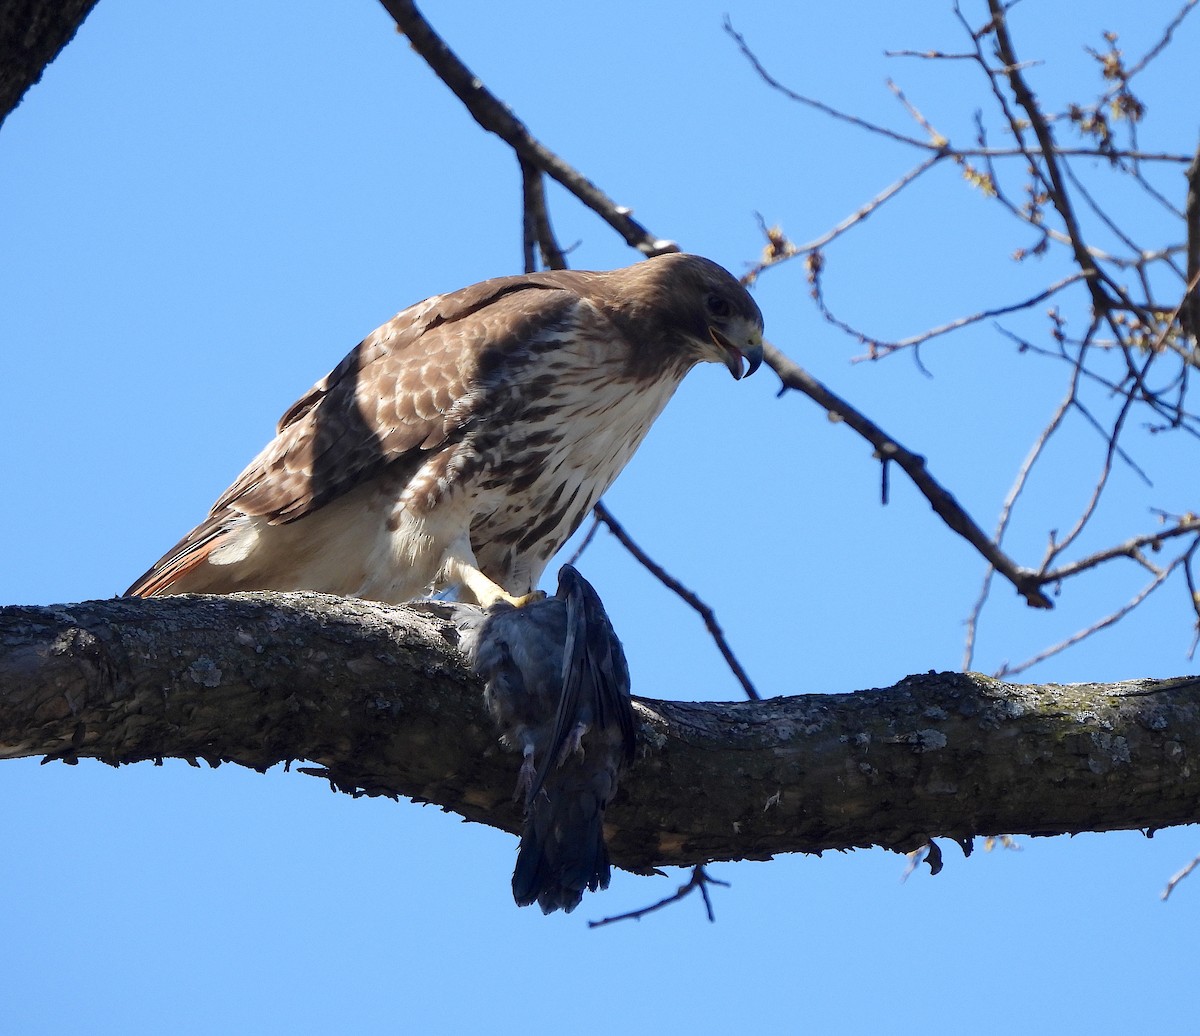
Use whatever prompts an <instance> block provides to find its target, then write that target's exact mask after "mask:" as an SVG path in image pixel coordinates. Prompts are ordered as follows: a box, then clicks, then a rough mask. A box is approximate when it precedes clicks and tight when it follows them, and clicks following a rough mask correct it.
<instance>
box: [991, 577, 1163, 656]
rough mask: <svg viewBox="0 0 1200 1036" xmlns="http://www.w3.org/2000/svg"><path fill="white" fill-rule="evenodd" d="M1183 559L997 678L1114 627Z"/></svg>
mask: <svg viewBox="0 0 1200 1036" xmlns="http://www.w3.org/2000/svg"><path fill="white" fill-rule="evenodd" d="M1183 557H1184V556H1183V555H1182V554H1181V555H1180V556H1179V557H1177V558H1176V559H1175V560H1174V561H1172V562H1171V564H1169V565H1168V566H1167V567H1166V568H1164V569H1161V570H1160V571H1159V572H1158V574H1157V575H1155V577H1154V579H1152V580H1151V581H1150V582H1149V583H1148V584H1147V585H1146V586H1144V587H1142V589H1141V590H1139V591H1138V592H1137V593H1136V594H1134V596H1133V597H1131V598H1130V599H1129V600H1128V601H1126V602H1125V603H1124V604H1123V605H1121V607H1120V608H1118V609H1117V610H1116V611H1114V612H1111V613H1110V614H1108V615H1106V616H1105V617H1104V618H1103V619H1100V620H1099V621H1097V622H1093V623H1092V624H1091V625H1090V626H1088V627H1087V628H1086V629H1081V630H1079V631H1078V632H1076V633H1072V634H1071V636H1069V637H1067V638H1066V639H1065V640H1060V641H1059V642H1058V643H1057V644H1053V645H1051V646H1050V647H1048V648H1046V649H1045V650H1043V651H1039V652H1038V653H1037V654H1036V655H1032V656H1030V657H1029V658H1027V659H1025V661H1024V662H1019V663H1018V664H1017V665H1011V666H1010V665H1009V664H1008V663H1007V662H1006V663H1005V664H1004V665H1002V666H1001V667H1000V668H999V669H998V670H997V671H996V676H997V677H999V678H1001V679H1003V678H1004V677H1008V676H1014V675H1015V674H1017V673H1023V672H1024V671H1025V670H1026V669H1029V668H1031V667H1032V666H1035V665H1037V664H1038V663H1039V662H1044V661H1046V659H1048V658H1053V657H1054V656H1055V655H1057V654H1060V653H1061V652H1063V651H1066V650H1067V648H1069V647H1072V646H1074V645H1075V644H1078V643H1079V642H1080V641H1081V640H1086V639H1087V638H1088V637H1090V636H1092V635H1093V634H1095V633H1099V632H1100V631H1101V630H1104V629H1108V627H1109V626H1112V625H1113V624H1114V623H1117V622H1119V621H1120V620H1121V619H1123V618H1125V616H1126V615H1128V614H1129V613H1130V612H1131V611H1133V610H1134V608H1136V607H1137V606H1138V605H1139V604H1141V603H1142V602H1143V601H1144V600H1145V599H1146V598H1147V597H1149V596H1150V595H1151V594H1152V593H1153V592H1154V591H1155V590H1157V589H1158V588H1159V587H1160V586H1162V585H1163V583H1165V582H1166V581H1167V578H1168V577H1169V576H1170V575H1171V573H1172V572H1173V571H1174V570H1175V569H1176V568H1177V567H1178V566H1179V565H1181V564H1182V562H1183Z"/></svg>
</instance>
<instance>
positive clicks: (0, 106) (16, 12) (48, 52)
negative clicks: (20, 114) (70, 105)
mask: <svg viewBox="0 0 1200 1036" xmlns="http://www.w3.org/2000/svg"><path fill="white" fill-rule="evenodd" d="M96 2H97V0H7V2H6V3H3V4H0V125H3V123H4V120H5V119H6V118H7V117H8V114H9V113H10V112H11V111H12V110H13V109H14V108H15V107H16V106H17V104H18V103H19V102H20V100H21V98H22V97H23V96H24V95H25V91H26V90H28V89H29V88H30V87H31V86H32V85H33V84H34V83H36V82H37V81H38V80H39V79H41V78H42V72H43V71H44V70H45V68H46V66H47V65H48V64H50V62H51V61H53V60H54V59H55V58H56V57H58V55H59V52H60V51H61V50H62V49H63V47H65V46H66V45H67V44H68V43H70V42H71V40H72V38H73V37H74V36H75V33H76V31H77V30H78V29H79V26H80V25H82V24H83V20H84V18H86V17H87V16H88V13H89V12H90V11H91V9H92V8H93V7H95V6H96Z"/></svg>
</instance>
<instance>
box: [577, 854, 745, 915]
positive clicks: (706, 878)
mask: <svg viewBox="0 0 1200 1036" xmlns="http://www.w3.org/2000/svg"><path fill="white" fill-rule="evenodd" d="M709 885H720V886H721V887H722V888H729V882H727V881H721V880H720V879H719V878H714V877H712V876H711V875H710V874H709V873H708V871H706V870H705V869H704V865H703V864H697V865H696V866H695V867H693V868H692V876H691V878H689V879H688V880H687V881H686V882H685V883H684V884H682V885H680V886H679V888H678V889H676V890H675V892H674V894H673V895H670V896H667V897H666V898H665V899H660V900H659V901H658V902H657V903H652V904H650V906H647V907H641V908H640V909H638V910H630V911H629V912H628V913H625V914H617V915H616V916H615V917H606V918H604V920H602V921H589V922H588V927H589V928H600V927H602V926H603V925H606V924H616V922H618V921H640V920H641V919H642V918H643V917H645V916H646V915H647V914H652V913H654V911H656V910H661V909H662V908H663V907H665V906H669V905H670V904H671V903H678V902H679V901H680V900H681V899H685V898H686V897H687V896H690V895H691V894H692V893H693V892H696V891H697V890H698V891H699V892H700V896H701V898H703V900H704V910H705V912H706V913H707V915H708V920H709V923H710V924H711V923H713V922H714V921H716V919H717V916H716V914H714V913H713V905H712V899H711V898H710V897H709V894H708V886H709Z"/></svg>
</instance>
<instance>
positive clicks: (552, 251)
mask: <svg viewBox="0 0 1200 1036" xmlns="http://www.w3.org/2000/svg"><path fill="white" fill-rule="evenodd" d="M520 163H521V198H522V214H523V215H522V220H521V225H522V228H523V230H524V242H525V272H526V273H532V272H533V271H534V269H536V266H535V265H534V255H533V249H534V247H536V248H537V250H538V252H539V253H540V254H541V259H542V264H543V265H544V266H545V267H546V268H547V269H550V270H565V269H566V268H567V259H566V255H565V254H564V253H563V250H562V248H561V246H560V245H559V243H558V239H557V238H556V237H555V236H554V228H553V227H552V226H551V225H550V210H549V209H548V208H547V206H546V190H545V183H544V181H543V180H542V174H541V172H540V171H539V170H537V169H536V168H534V167H533V166H532V165H531V164H530V163H529V162H527V161H525V159H523V158H522V159H520Z"/></svg>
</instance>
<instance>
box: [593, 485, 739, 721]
mask: <svg viewBox="0 0 1200 1036" xmlns="http://www.w3.org/2000/svg"><path fill="white" fill-rule="evenodd" d="M592 511H593V514H594V515H595V517H596V521H597V522H598V523H599V524H602V525H604V526H606V527H607V528H608V531H609V532H611V533H612V534H613V535H614V536H615V537H616V538H617V540H618V541H619V542H620V544H621V546H623V547H624V548H625V549H626V550H627V551H629V553H630V554H632V555H633V556H634V557H635V558H637V560H638V561H639V562H641V564H642V567H643V568H645V569H646V570H647V571H648V572H649V573H650V574H651V575H652V576H654V578H655V579H657V580H658V581H659V582H660V583H662V584H663V586H665V587H666V588H667V589H668V590H670V591H671V592H672V593H674V594H675V595H676V596H678V597H679V598H681V599H682V600H683V601H684V602H685V603H686V604H687V605H688V606H689V607H690V608H692V609H693V610H694V611H695V612H696V613H697V614H698V615H699V616H700V618H701V619H702V620H703V621H704V628H705V629H706V630H708V632H709V634H710V636H711V637H712V638H713V641H714V642H715V643H716V645H717V650H718V651H720V652H721V657H722V658H724V659H725V663H726V664H727V665H728V666H729V668H730V670H731V671H732V672H733V675H734V676H735V677H736V678H737V682H738V683H740V684H741V685H742V690H743V691H745V692H746V697H747V698H749V699H750V700H751V701H758V700H759V699H760V698H761V697H762V696H761V695H760V694H759V693H758V691H757V690H756V689H755V687H754V684H753V683H752V682H751V680H750V677H749V675H748V674H747V673H746V670H745V669H744V668H742V663H741V662H739V661H738V659H737V655H735V654H734V653H733V648H732V647H730V646H729V641H728V640H726V638H725V631H724V630H723V629H721V624H720V623H719V622H717V615H716V613H715V612H714V611H713V610H712V608H710V607H709V606H708V605H707V604H705V603H704V602H703V601H702V600H700V598H699V597H697V596H696V594H695V593H693V592H692V591H691V590H689V589H688V588H687V587H686V586H684V585H683V584H682V583H681V582H680V581H679V580H678V579H676V578H675V577H674V576H673V575H671V573H670V572H668V571H667V570H666V569H665V568H663V567H662V566H661V565H660V564H658V562H656V561H655V560H654V559H653V558H652V557H650V555H649V554H647V553H646V552H645V551H644V550H642V548H641V547H639V546H638V545H637V544H636V543H635V542H634V541H633V537H631V536H630V535H629V533H627V532H626V531H625V528H624V526H622V525H621V523H620V522H618V521H617V520H616V518H614V517H613V513H612V512H611V511H610V510H609V509H608V508H607V507H606V506H605V504H604V501H603V500H602V501H600V502H599V503H597V504H596V506H595V507H594V508H593V509H592ZM580 549H581V550H582V547H581V548H580ZM576 556H578V555H576Z"/></svg>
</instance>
